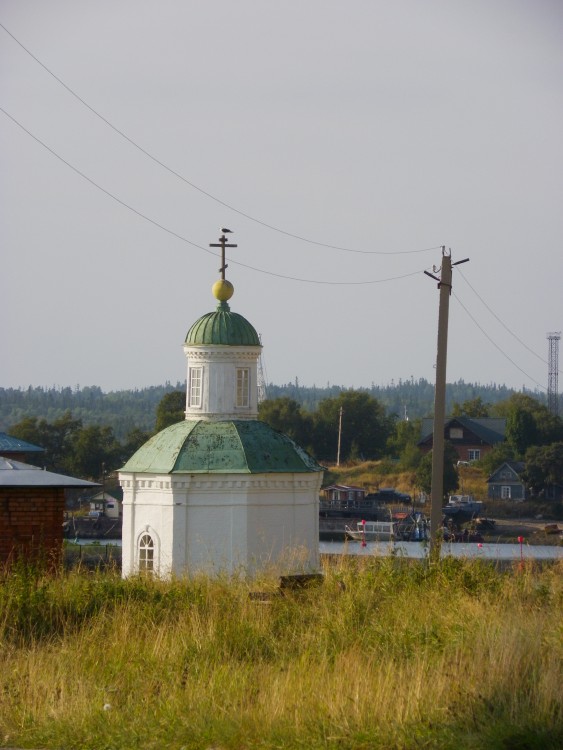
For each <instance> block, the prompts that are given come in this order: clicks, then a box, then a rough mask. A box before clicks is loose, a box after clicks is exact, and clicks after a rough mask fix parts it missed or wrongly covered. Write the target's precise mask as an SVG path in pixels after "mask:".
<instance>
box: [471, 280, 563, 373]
mask: <svg viewBox="0 0 563 750" xmlns="http://www.w3.org/2000/svg"><path fill="white" fill-rule="evenodd" d="M458 273H459V274H460V276H461V278H462V279H463V280H464V281H465V283H466V284H467V286H468V287H469V288H470V289H471V291H472V292H473V294H475V295H476V296H477V297H478V298H479V299H480V300H481V302H482V303H483V305H485V307H486V308H487V310H488V311H489V312H490V313H491V315H492V316H493V317H494V318H495V319H496V320H498V322H499V323H500V324H501V326H502V327H503V328H504V330H505V331H507V332H508V333H509V334H510V335H511V336H512V337H513V338H515V339H516V341H518V343H519V344H521V345H522V346H523V347H524V349H527V350H528V351H529V352H530V354H533V355H534V357H536V358H537V359H539V360H540V362H543V364H544V365H547V364H548V362H547V360H546V359H544V358H543V357H542V356H540V355H539V354H538V353H537V352H535V351H534V350H533V349H530V347H529V346H528V345H527V344H526V343H525V342H524V341H522V339H521V338H519V337H518V336H517V335H516V334H515V333H514V331H512V330H511V329H510V328H509V327H508V326H507V325H506V323H504V322H503V321H502V320H501V319H500V318H499V316H498V315H497V314H496V313H495V311H494V310H492V309H491V308H490V307H489V305H488V304H487V303H486V302H485V300H484V299H483V297H481V295H480V294H479V292H478V291H477V290H476V289H475V288H474V287H473V286H471V284H470V283H469V281H468V280H467V279H466V278H465V276H464V275H463V273H462V272H461V270H459V269H458ZM559 372H560V373H562V374H563V372H562V371H561V370H559Z"/></svg>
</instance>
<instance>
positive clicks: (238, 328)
mask: <svg viewBox="0 0 563 750" xmlns="http://www.w3.org/2000/svg"><path fill="white" fill-rule="evenodd" d="M186 344H188V345H193V346H197V345H198V344H204V345H205V344H221V345H225V346H261V344H260V339H259V337H258V334H257V333H256V331H255V330H254V327H253V326H252V325H251V324H250V323H249V322H248V320H246V318H243V317H242V315H239V314H238V313H234V312H231V309H230V307H229V304H228V302H219V304H218V305H217V309H216V310H215V312H212V313H207V314H206V315H203V316H202V317H201V318H200V319H199V320H196V322H195V323H194V324H193V325H192V327H191V328H190V330H189V331H188V333H187V336H186Z"/></svg>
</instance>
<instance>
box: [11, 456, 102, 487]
mask: <svg viewBox="0 0 563 750" xmlns="http://www.w3.org/2000/svg"><path fill="white" fill-rule="evenodd" d="M0 487H99V485H98V484H97V482H88V481H86V480H85V479H76V478H75V477H67V476H65V475H64V474H54V473H53V472H52V471H44V470H43V469H40V468H39V467H38V466H31V465H30V464H24V463H22V462H21V461H13V460H12V459H11V458H4V457H2V456H0Z"/></svg>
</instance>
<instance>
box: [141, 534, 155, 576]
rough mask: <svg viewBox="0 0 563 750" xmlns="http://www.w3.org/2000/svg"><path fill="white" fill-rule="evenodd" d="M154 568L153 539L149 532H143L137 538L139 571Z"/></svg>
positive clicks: (147, 570)
mask: <svg viewBox="0 0 563 750" xmlns="http://www.w3.org/2000/svg"><path fill="white" fill-rule="evenodd" d="M153 570H154V541H153V538H152V536H151V535H150V534H143V535H142V536H141V538H140V539H139V571H140V572H149V571H153Z"/></svg>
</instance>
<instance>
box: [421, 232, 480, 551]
mask: <svg viewBox="0 0 563 750" xmlns="http://www.w3.org/2000/svg"><path fill="white" fill-rule="evenodd" d="M468 260H469V258H465V260H459V261H458V262H457V263H454V264H453V265H454V266H457V265H459V264H460V263H466V262H467V261H468ZM434 272H435V273H436V272H437V269H436V268H434ZM424 273H425V274H426V275H427V276H430V277H431V278H433V279H435V280H436V281H437V282H438V289H439V290H440V306H439V310H438V351H437V354H436V387H435V390H434V434H433V437H432V487H431V490H430V555H431V557H432V558H433V559H435V560H436V559H439V556H440V546H441V542H442V539H441V534H442V529H441V524H442V504H443V502H444V423H445V421H446V361H447V355H448V316H449V308H450V294H451V293H452V257H451V251H450V252H449V253H446V248H445V246H443V245H442V267H441V272H440V278H439V279H438V278H437V277H436V276H434V275H433V274H431V273H429V272H428V271H425V272H424Z"/></svg>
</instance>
